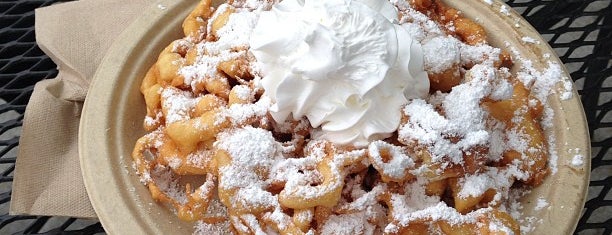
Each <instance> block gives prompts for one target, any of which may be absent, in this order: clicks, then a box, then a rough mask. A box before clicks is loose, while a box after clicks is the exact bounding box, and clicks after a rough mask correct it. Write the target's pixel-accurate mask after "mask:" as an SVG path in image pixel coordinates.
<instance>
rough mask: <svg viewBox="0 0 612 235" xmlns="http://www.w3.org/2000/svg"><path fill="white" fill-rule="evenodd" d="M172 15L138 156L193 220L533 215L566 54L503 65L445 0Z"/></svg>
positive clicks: (496, 226) (384, 228)
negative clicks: (530, 195) (528, 199)
mask: <svg viewBox="0 0 612 235" xmlns="http://www.w3.org/2000/svg"><path fill="white" fill-rule="evenodd" d="M183 31H184V35H185V37H184V38H181V39H177V40H175V41H173V42H172V43H170V45H168V46H167V47H166V48H165V49H164V50H163V51H162V52H161V53H160V55H159V57H158V60H157V62H156V63H155V64H154V65H153V66H152V67H151V68H150V69H149V71H148V72H147V74H146V76H145V77H144V79H143V81H142V84H141V87H140V91H141V92H142V94H143V95H144V99H145V103H146V109H147V115H146V117H145V120H144V128H145V129H146V130H147V131H148V133H147V134H146V135H144V136H143V137H141V138H140V139H139V140H138V141H137V142H136V144H135V147H134V150H133V153H132V158H133V160H134V168H135V169H136V172H137V173H138V174H139V176H140V179H141V182H142V183H143V184H144V185H145V186H146V187H147V188H148V189H149V192H150V194H151V197H152V198H153V199H154V200H155V201H157V202H159V203H160V204H165V205H167V206H168V207H169V208H170V209H172V210H174V211H175V212H176V215H177V216H178V217H179V218H180V219H182V220H186V221H193V222H195V228H194V233H199V234H215V233H216V234H226V233H234V234H521V233H528V232H529V231H530V229H531V227H532V226H533V223H534V221H533V220H524V219H522V218H521V211H520V209H521V206H520V204H519V203H518V199H519V198H520V197H521V196H523V194H524V193H525V192H526V191H528V190H529V189H530V188H532V187H537V186H538V185H539V184H541V183H542V181H543V180H544V179H545V178H546V177H547V175H549V174H550V173H551V172H552V173H554V171H555V163H553V162H554V161H552V160H551V159H553V160H554V159H555V158H556V153H555V152H554V140H553V139H551V138H549V137H548V136H547V135H545V133H544V131H543V127H546V126H550V125H552V124H551V119H552V115H553V111H552V110H551V108H550V107H549V106H548V104H547V101H546V98H547V97H548V95H550V94H553V93H555V92H558V91H557V90H555V89H553V86H554V85H555V84H556V83H557V82H558V81H561V77H562V76H561V69H560V67H559V65H557V64H554V63H550V64H549V67H548V68H547V69H546V70H545V71H542V72H540V71H536V70H535V69H533V68H531V67H529V63H523V65H521V67H520V68H518V69H516V68H515V70H514V71H515V72H511V68H512V67H513V66H516V65H514V64H513V60H517V59H521V58H520V55H517V54H516V53H515V54H514V55H512V54H511V53H510V52H511V51H512V50H511V49H512V48H506V49H500V48H496V47H493V46H491V45H489V43H488V41H487V32H485V30H484V29H483V27H482V26H480V25H479V24H478V23H477V22H476V21H474V20H472V19H468V18H466V17H464V16H463V15H462V14H461V12H459V11H457V10H455V9H453V8H451V7H448V6H447V5H445V4H444V3H443V2H441V1H438V0H408V1H404V0H390V1H387V0H283V1H272V0H229V1H228V2H226V3H223V4H221V5H219V6H213V5H212V3H211V1H210V0H202V1H201V2H200V3H199V4H198V5H197V7H196V8H195V9H194V10H193V11H192V12H191V13H190V14H189V16H188V17H187V18H186V19H185V21H184V22H183ZM566 89H567V91H565V92H564V93H562V94H561V96H565V97H567V96H568V95H569V96H571V93H568V92H571V84H570V86H569V88H568V87H567V86H566ZM193 176H197V177H195V178H198V179H199V181H198V182H185V180H183V179H184V178H194V177H193Z"/></svg>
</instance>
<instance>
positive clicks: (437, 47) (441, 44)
mask: <svg viewBox="0 0 612 235" xmlns="http://www.w3.org/2000/svg"><path fill="white" fill-rule="evenodd" d="M459 43H460V42H459V40H457V39H456V38H454V37H452V36H440V37H435V38H433V39H431V40H428V41H426V42H424V44H423V59H424V66H425V70H427V71H429V72H431V73H442V72H444V71H446V70H448V69H451V68H452V67H453V66H458V65H459V59H460V53H459ZM441 51H443V52H444V53H445V56H440V52H441Z"/></svg>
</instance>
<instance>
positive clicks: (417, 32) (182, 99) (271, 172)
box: [141, 0, 584, 234]
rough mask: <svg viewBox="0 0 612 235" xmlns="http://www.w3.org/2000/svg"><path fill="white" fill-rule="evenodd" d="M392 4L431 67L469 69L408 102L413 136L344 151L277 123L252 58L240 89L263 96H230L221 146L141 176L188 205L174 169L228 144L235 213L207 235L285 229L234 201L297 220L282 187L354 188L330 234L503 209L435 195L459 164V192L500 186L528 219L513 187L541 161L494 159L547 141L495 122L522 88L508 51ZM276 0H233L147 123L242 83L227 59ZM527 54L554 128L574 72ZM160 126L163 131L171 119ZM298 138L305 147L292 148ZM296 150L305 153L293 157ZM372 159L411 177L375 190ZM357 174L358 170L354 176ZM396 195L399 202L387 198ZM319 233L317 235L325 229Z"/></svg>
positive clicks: (200, 226)
mask: <svg viewBox="0 0 612 235" xmlns="http://www.w3.org/2000/svg"><path fill="white" fill-rule="evenodd" d="M483 1H484V2H485V3H487V4H489V5H492V4H493V2H492V1H489V0H483ZM391 2H392V3H393V4H394V5H395V6H396V7H397V9H398V10H399V11H400V16H401V18H400V23H401V27H404V28H405V29H407V30H408V31H409V32H410V33H411V34H412V36H413V37H414V38H415V39H416V40H417V41H419V42H421V43H422V44H423V51H424V54H425V55H424V57H425V58H424V59H425V68H426V69H427V70H428V72H431V73H440V72H444V71H446V70H447V69H449V68H453V67H457V68H458V69H457V71H460V72H461V74H465V78H464V81H462V83H461V84H460V85H457V86H455V87H453V89H452V90H451V91H450V92H449V93H440V92H438V93H435V94H431V96H430V97H428V98H425V99H414V100H411V101H410V102H409V103H408V104H407V105H406V106H405V107H404V108H403V110H402V113H403V115H405V116H406V118H407V121H406V122H404V123H403V124H402V125H400V126H399V130H398V133H397V135H398V139H399V141H400V142H401V143H396V142H394V140H386V141H382V140H381V141H375V142H372V143H370V144H369V145H368V147H367V148H366V149H356V150H355V149H351V150H350V151H349V150H346V149H342V150H339V149H334V150H333V151H332V153H330V149H329V147H326V146H325V144H324V143H323V142H319V141H318V140H316V135H315V134H314V133H316V131H315V130H313V128H312V127H311V126H310V124H309V123H308V122H307V121H303V120H302V121H298V122H286V123H274V121H273V120H268V119H267V117H268V112H269V108H270V106H271V104H272V101H271V100H269V99H267V98H265V97H264V98H258V97H257V96H258V95H257V94H260V92H261V91H254V90H253V88H252V87H255V88H257V89H258V88H260V86H259V85H258V84H259V83H260V82H261V81H260V80H261V76H260V75H261V74H258V73H261V71H260V70H258V69H257V63H253V62H252V61H249V64H248V65H247V66H249V69H250V70H252V71H253V72H254V73H255V74H253V76H254V77H255V78H254V79H253V80H251V81H246V82H245V81H241V82H242V83H241V85H235V86H233V88H232V92H233V93H232V95H235V97H236V98H238V99H240V100H249V101H251V100H257V99H259V100H257V101H256V102H255V103H249V104H233V105H231V106H229V107H228V106H226V105H221V107H219V108H217V109H216V110H215V111H218V112H217V114H216V115H215V117H214V118H215V120H214V124H215V125H217V126H223V128H226V129H223V130H221V132H220V133H219V134H217V135H216V136H215V138H214V139H213V140H212V141H214V140H215V139H216V141H215V142H214V145H213V147H209V148H211V149H198V150H196V151H194V152H192V153H189V154H186V155H182V156H164V159H165V161H166V163H167V165H166V166H163V165H158V166H156V167H155V168H154V170H153V171H152V172H143V174H142V176H141V179H144V183H151V182H155V184H156V185H158V186H159V187H160V190H162V191H163V192H164V193H166V194H168V195H169V196H170V197H171V198H173V199H175V200H176V201H178V202H180V203H185V202H186V201H187V193H186V192H184V191H183V190H182V189H181V187H180V186H179V185H178V182H177V178H175V176H174V174H173V173H172V170H177V169H180V167H181V166H183V165H184V164H188V165H190V166H194V167H197V168H202V169H205V168H207V167H210V166H211V165H214V164H219V159H216V160H215V161H213V160H212V159H213V158H215V157H219V156H215V154H219V152H225V153H227V154H226V155H227V156H226V157H227V158H228V159H226V160H227V161H229V163H227V162H226V163H225V164H224V165H222V166H219V168H218V169H216V170H218V174H219V175H218V184H219V185H218V187H219V190H221V191H224V190H225V191H224V192H231V193H229V194H231V197H230V198H229V201H224V203H225V204H221V203H220V202H218V201H213V202H212V203H211V205H210V206H209V211H208V212H207V213H214V214H213V215H212V216H219V217H222V218H228V217H229V218H230V219H229V220H223V221H222V222H219V223H215V224H211V223H206V222H204V221H198V222H197V223H196V227H195V228H196V229H195V233H196V234H225V233H227V232H228V231H230V230H231V229H230V227H232V226H233V229H235V230H238V231H248V232H252V233H256V234H264V233H269V232H273V231H274V230H275V229H272V228H271V227H270V225H265V226H264V225H263V224H260V223H261V221H262V218H257V217H255V215H253V214H248V213H246V214H241V215H232V216H229V215H227V214H228V212H227V208H229V209H230V210H234V209H235V208H265V210H266V212H265V213H263V214H264V215H263V216H264V217H265V218H266V220H270V221H273V222H274V223H276V225H277V226H278V228H280V229H283V228H286V227H287V226H289V224H290V223H292V218H291V216H289V214H290V213H288V212H286V211H284V210H285V209H286V208H284V207H283V208H281V206H280V204H279V197H280V196H279V195H281V194H283V193H285V194H294V195H299V196H300V197H301V198H303V199H305V200H308V199H314V198H317V197H320V196H321V195H323V194H326V193H329V192H330V191H332V190H336V189H338V188H339V189H342V194H343V196H342V197H341V198H340V199H339V202H338V203H337V205H336V206H335V207H334V210H338V211H342V213H339V212H338V211H335V212H334V213H332V214H331V215H330V216H329V219H328V220H326V221H325V223H324V224H321V225H320V231H316V232H318V233H321V234H356V233H365V234H371V233H380V232H382V230H384V231H385V232H398V231H399V230H398V229H399V228H400V227H402V226H406V225H408V224H410V223H411V222H415V221H438V220H441V221H445V222H447V223H449V224H451V225H455V224H463V223H472V224H476V223H478V218H479V217H480V216H483V215H486V214H487V213H489V212H490V211H491V210H492V209H491V208H490V207H487V206H486V205H485V204H483V205H479V206H484V208H481V209H475V210H473V211H472V212H469V213H467V214H461V213H459V212H458V211H457V210H456V209H454V208H453V207H451V206H449V205H447V204H446V203H445V202H443V199H444V198H440V197H439V196H431V195H428V193H426V187H427V185H428V184H430V183H432V182H431V181H432V180H433V179H436V180H438V179H446V178H447V177H449V176H447V175H445V174H446V173H447V172H446V170H448V169H450V167H453V166H460V167H462V169H461V171H462V172H461V173H457V174H458V176H457V175H453V176H450V177H451V178H456V180H457V181H458V187H459V191H458V192H457V195H458V197H460V198H467V197H479V196H482V195H483V194H485V192H487V190H489V189H494V190H495V192H496V195H495V196H494V198H493V201H492V202H490V204H489V205H493V204H495V205H498V204H497V203H499V205H500V208H499V210H501V211H504V212H505V211H508V212H509V213H511V215H512V217H513V218H515V219H519V218H521V216H522V214H521V213H520V210H522V206H521V205H520V204H518V202H517V201H518V198H519V197H520V196H522V193H523V192H519V191H522V190H520V189H516V188H512V185H513V184H514V181H515V179H518V180H526V179H528V178H529V175H527V173H526V172H525V171H524V169H522V168H521V167H520V166H521V165H522V164H527V165H530V164H533V162H525V163H521V162H520V161H518V160H515V161H514V162H510V163H504V164H507V165H504V167H503V168H502V167H493V166H491V165H495V164H496V163H499V162H500V161H501V160H502V159H504V153H506V152H507V151H509V150H515V151H518V152H520V153H521V154H524V153H525V152H529V151H531V152H533V151H535V150H534V149H533V148H531V147H530V146H529V145H528V140H529V138H530V137H529V135H527V133H525V132H524V131H522V130H520V129H516V128H514V129H509V130H508V128H509V127H507V126H506V125H505V124H504V123H503V122H501V121H498V120H495V119H493V118H492V117H491V116H490V115H491V114H490V113H489V111H488V110H486V109H485V108H483V105H482V104H483V102H490V101H503V100H508V99H510V98H511V97H512V92H513V85H512V83H511V82H510V80H511V77H512V76H511V74H510V72H509V70H508V69H506V68H503V67H502V68H498V67H496V66H495V64H496V63H498V62H499V60H500V59H499V58H500V55H501V50H500V49H498V48H494V47H491V46H489V45H487V44H484V43H483V44H478V45H467V44H465V43H463V42H461V41H459V40H458V39H456V38H455V37H452V36H447V35H446V33H445V30H450V31H452V30H453V29H452V24H449V25H446V26H444V27H446V29H443V27H441V26H440V25H439V24H438V23H436V22H435V21H433V20H431V19H430V18H429V17H428V16H427V15H425V14H423V13H421V12H418V11H416V10H414V9H413V8H411V6H410V5H409V4H408V3H407V2H405V1H401V0H391ZM274 3H275V1H267V0H266V1H258V0H236V1H232V2H231V6H230V5H229V4H224V5H222V6H221V7H219V8H218V10H217V13H215V15H214V16H213V18H212V19H210V20H209V22H211V21H212V20H214V18H216V17H219V15H220V14H221V13H222V12H224V11H225V10H228V9H232V11H233V13H232V14H231V15H230V16H229V18H228V21H227V23H226V24H225V26H223V27H222V28H220V29H219V30H217V31H216V32H215V34H216V36H215V37H214V38H213V39H210V38H208V39H206V40H204V41H202V42H200V43H198V44H195V47H194V48H193V49H197V57H196V59H195V61H194V62H193V64H190V65H185V66H183V67H181V68H180V70H179V74H180V75H182V76H183V77H184V83H185V84H184V86H181V87H180V89H179V88H173V87H165V88H163V90H160V92H161V105H162V110H163V113H162V112H157V113H156V116H155V117H147V119H145V122H146V123H147V125H149V126H154V125H156V124H162V125H163V124H166V125H167V124H171V123H174V122H181V121H187V120H190V119H192V118H194V117H192V116H193V113H194V112H195V107H196V105H197V104H198V102H199V101H200V100H201V99H202V98H201V97H202V95H203V94H207V93H210V91H207V90H206V89H208V88H206V89H204V88H202V84H204V83H207V82H210V81H213V80H216V79H219V80H220V81H223V82H226V83H228V84H230V80H228V79H232V78H227V77H226V76H225V75H224V74H223V72H220V70H219V69H218V65H219V63H221V62H225V61H230V60H233V59H236V58H239V57H244V56H245V55H247V54H248V53H249V52H248V47H249V45H248V42H249V37H250V34H251V29H252V28H253V26H254V25H255V23H256V22H257V20H258V17H259V16H258V12H260V11H262V10H267V9H269V8H270V7H271V6H272V5H273V4H274ZM500 12H501V13H503V14H506V15H509V9H507V8H506V7H505V6H504V5H501V7H500ZM207 30H208V31H207V34H211V33H212V32H211V25H210V24H208V27H207ZM521 40H522V41H523V42H524V43H528V44H539V41H537V40H535V39H533V38H529V37H523V38H521ZM192 44H193V43H192V42H188V41H186V40H182V41H181V40H179V41H177V43H175V48H173V50H174V51H176V50H178V49H179V47H180V48H183V47H192V46H194V45H192ZM181 50H182V49H181ZM441 52H443V53H441ZM515 59H516V60H520V61H521V62H522V63H521V64H522V67H520V68H519V73H518V74H517V76H516V77H517V78H518V79H519V80H520V81H521V82H522V83H523V84H525V85H526V86H527V87H528V88H530V89H531V90H532V92H533V94H534V96H535V98H536V99H537V101H536V100H535V99H533V100H532V101H530V102H529V103H530V107H535V106H537V105H538V102H542V103H543V104H544V111H543V117H542V121H541V124H542V126H543V127H545V128H546V127H548V128H550V127H552V120H553V117H554V112H553V110H552V109H551V108H550V106H548V105H547V103H546V99H547V97H548V96H549V95H550V94H552V93H558V94H559V95H560V97H561V99H569V98H571V97H572V94H573V93H572V92H573V90H572V89H573V88H572V83H571V81H569V79H567V78H563V77H562V72H563V71H562V68H561V67H560V65H559V64H555V63H553V62H549V63H548V64H547V66H548V67H547V68H545V69H544V70H536V69H535V68H533V66H532V62H531V61H527V60H523V59H522V58H521V57H520V55H518V56H517V54H515ZM459 68H460V69H459ZM559 81H562V82H563V83H561V89H556V86H557V84H558V83H559ZM233 82H235V81H233ZM247 83H248V84H247ZM224 99H227V97H225V98H224ZM231 99H232V98H230V100H231ZM230 103H231V102H230ZM526 110H527V107H525V108H524V109H521V110H519V111H518V112H517V113H516V114H515V115H514V118H513V120H512V121H513V122H514V123H517V122H519V121H521V119H520V118H521V117H520V115H517V114H520V113H521V112H526ZM162 120H165V123H160V122H161V121H162ZM297 131H299V132H300V133H301V134H300V135H303V136H302V137H303V138H302V139H300V141H302V142H305V143H301V142H300V141H295V138H296V137H295V133H296V132H297ZM158 132H160V133H163V127H161V128H160V129H159V131H158ZM303 133H307V134H303ZM158 134H159V133H158ZM284 134H291V135H292V136H291V137H292V140H291V141H288V142H283V143H282V144H281V143H280V142H279V141H280V139H283V138H282V137H279V136H280V135H284ZM277 135H278V136H277ZM309 138H310V139H309ZM547 140H548V142H549V143H550V144H549V145H548V152H549V154H550V157H549V162H548V165H549V167H550V168H551V169H552V170H551V171H552V172H553V173H554V172H556V162H557V156H556V153H555V151H556V150H555V144H554V137H552V136H550V135H549V136H547ZM282 141H286V139H283V140H282ZM392 143H393V144H392ZM164 144H165V142H162V140H161V138H160V140H158V141H157V142H156V143H155V144H154V145H155V146H156V148H160V147H162V146H164ZM292 144H294V146H290V145H292ZM283 145H285V146H283ZM298 145H301V146H298ZM287 146H290V147H292V148H291V150H288V147H287ZM414 146H424V147H425V149H422V151H425V152H427V153H429V154H431V156H430V157H431V158H424V157H423V156H421V155H418V154H414V153H413V152H411V151H408V149H409V148H412V147H414ZM301 149H304V150H303V154H302V152H300V150H301ZM479 149H484V150H485V151H484V152H483V153H482V154H483V156H484V157H485V158H486V160H482V162H479V161H480V160H478V161H474V160H472V163H475V164H477V165H478V164H482V165H480V166H477V168H478V169H477V170H476V171H470V172H467V170H466V169H465V168H466V166H465V163H466V162H467V161H466V160H465V159H466V155H470V154H474V153H476V152H478V150H479ZM419 150H421V149H419ZM289 152H294V153H297V154H294V155H289V154H288V153H289ZM478 154H479V153H478ZM364 156H365V157H364ZM361 158H363V159H361ZM330 159H331V160H330ZM355 159H361V160H360V161H359V162H358V164H353V165H351V166H349V167H346V168H350V167H353V168H351V169H354V168H359V167H360V166H358V165H363V166H364V168H366V170H361V173H359V174H356V173H355V172H349V170H347V169H345V166H344V163H346V162H351V161H353V160H355ZM424 161H427V162H426V163H424ZM211 162H212V163H211ZM221 162H222V161H221ZM323 164H327V165H325V167H327V168H329V169H326V170H327V171H329V172H327V173H329V174H331V175H333V176H334V177H333V178H334V179H333V180H329V184H325V185H323V184H322V182H323V181H324V180H326V179H325V178H324V177H325V175H323V174H322V173H321V171H320V170H319V169H318V167H321V165H323ZM435 164H439V165H435ZM484 164H487V165H486V166H485V165H484ZM567 164H568V165H569V166H570V167H574V168H582V167H583V166H584V157H583V156H582V155H581V154H579V153H578V152H576V153H575V156H574V157H573V158H572V159H571V160H569V161H567ZM432 165H435V166H436V169H434V170H433V171H434V172H433V173H432V172H431V169H429V167H431V166H432ZM372 166H373V168H375V169H376V171H378V172H377V173H376V174H379V175H384V176H387V177H390V178H392V181H393V180H396V181H401V182H402V184H401V187H398V186H397V185H395V183H396V182H394V181H393V182H392V183H389V184H387V183H383V182H376V183H375V184H374V185H372V187H371V188H369V190H368V189H366V187H364V186H363V185H364V182H363V181H364V178H365V177H366V176H365V174H366V173H368V170H367V168H368V167H370V168H372ZM463 171H465V172H463ZM362 173H363V174H362ZM351 174H352V175H351ZM427 174H439V175H436V176H435V177H440V178H435V177H431V176H427ZM346 175H351V176H350V177H347V178H345V176H346ZM368 177H371V176H368ZM411 177H414V178H411ZM385 182H386V181H385ZM279 185H280V186H279ZM202 187H203V188H202ZM213 187H214V181H211V182H208V181H207V182H206V183H205V184H203V185H202V186H201V187H200V189H201V191H202V194H206V193H209V192H211V191H210V188H213ZM274 187H281V188H282V189H283V190H284V191H282V192H280V193H279V192H278V191H274V192H273V191H272V190H271V189H270V188H274ZM393 187H395V188H393ZM445 187H446V186H445ZM279 190H280V189H279ZM519 194H521V195H519ZM201 196H203V195H201ZM386 196H388V198H389V199H388V202H387V201H385V200H386V199H385V200H383V199H382V198H384V197H386ZM444 200H446V199H444ZM215 202H216V204H215ZM385 203H388V204H387V205H384V204H385ZM547 206H548V202H547V201H546V200H544V199H543V198H539V199H538V201H537V205H536V206H535V210H536V211H538V210H542V209H544V208H546V207H547ZM211 208H213V209H211ZM477 208H478V207H477ZM296 211H297V210H296ZM388 213H392V214H391V217H392V218H393V220H392V221H390V223H389V222H387V221H386V220H382V219H380V218H386V217H387V215H388ZM293 216H294V217H297V219H298V220H301V221H310V220H312V219H313V218H314V217H315V214H314V212H313V211H311V210H302V211H301V212H300V213H297V212H296V213H295V214H293ZM381 221H382V222H381ZM522 222H523V223H522V226H521V231H522V232H528V231H530V230H531V229H532V228H533V226H532V225H533V224H534V223H536V222H537V219H535V218H525V219H523V221H522ZM266 224H267V222H266ZM488 228H489V230H491V231H500V232H506V233H511V232H512V231H511V230H510V229H509V228H508V227H507V226H506V225H504V224H503V223H502V222H500V221H497V220H492V221H491V222H490V223H488ZM308 232H309V233H311V234H314V233H315V231H314V230H309V231H308ZM430 232H436V231H430ZM438 232H439V231H438Z"/></svg>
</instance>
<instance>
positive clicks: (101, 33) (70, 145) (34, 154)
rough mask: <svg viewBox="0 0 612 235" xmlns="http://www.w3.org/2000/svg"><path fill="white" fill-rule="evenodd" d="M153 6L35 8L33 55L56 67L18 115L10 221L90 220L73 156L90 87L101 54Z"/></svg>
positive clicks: (116, 1) (85, 3)
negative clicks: (38, 52) (18, 217)
mask: <svg viewBox="0 0 612 235" xmlns="http://www.w3.org/2000/svg"><path fill="white" fill-rule="evenodd" d="M151 4H155V1H152V0H129V1H122V0H81V1H77V2H69V3H62V4H57V5H53V6H49V7H44V8H40V9H36V15H35V16H36V20H35V32H36V41H37V42H38V45H39V46H40V48H41V49H42V50H43V51H44V52H45V53H46V54H47V55H49V57H51V59H52V60H53V62H55V63H56V64H57V66H58V70H59V74H58V75H57V77H56V78H55V79H51V80H44V81H41V82H39V83H37V84H36V86H35V87H34V92H33V93H32V97H31V98H30V101H29V103H28V106H27V108H26V111H25V119H24V121H23V129H22V133H21V139H20V140H19V155H18V157H17V163H16V164H15V165H16V166H15V167H16V169H15V174H14V181H13V192H12V196H11V208H10V213H11V214H28V215H49V216H70V217H83V218H95V217H96V214H95V212H94V210H93V208H92V206H91V204H90V202H89V198H88V196H87V192H86V191H85V186H84V184H83V178H82V176H81V169H80V165H79V156H78V148H77V142H78V138H77V136H78V134H77V133H78V128H79V118H80V116H81V109H82V107H83V101H84V100H85V96H86V95H87V89H88V87H89V82H90V80H91V78H92V77H93V75H94V73H95V71H96V69H97V67H98V64H99V63H100V61H101V60H102V57H103V56H104V55H105V52H106V51H107V49H108V48H109V47H110V45H111V44H112V43H113V41H114V39H115V37H117V36H118V35H119V34H120V33H121V32H122V31H123V29H125V28H126V27H127V26H128V25H129V24H130V23H131V22H132V21H133V20H134V19H135V18H136V17H137V16H138V15H139V13H142V12H143V9H146V8H147V7H150V5H151Z"/></svg>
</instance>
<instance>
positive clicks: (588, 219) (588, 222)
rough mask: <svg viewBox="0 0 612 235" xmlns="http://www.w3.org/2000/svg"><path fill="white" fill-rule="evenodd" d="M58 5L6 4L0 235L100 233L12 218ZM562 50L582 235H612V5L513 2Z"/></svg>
mask: <svg viewBox="0 0 612 235" xmlns="http://www.w3.org/2000/svg"><path fill="white" fill-rule="evenodd" d="M54 2H58V0H1V1H0V234H13V233H17V234H23V233H27V234H63V233H67V234H94V233H103V232H104V229H103V228H102V226H101V225H100V223H98V222H97V221H88V220H82V219H75V218H63V217H47V216H10V215H8V208H9V204H10V200H11V184H12V181H13V176H12V175H13V170H14V168H15V159H16V157H17V152H18V151H17V149H18V148H19V134H20V130H21V124H22V120H23V113H24V111H25V107H26V105H27V103H28V99H29V97H30V95H31V93H32V89H33V87H34V84H35V83H36V82H38V81H40V80H42V79H48V78H53V77H55V75H56V74H57V70H56V66H55V64H53V62H52V61H51V60H50V59H49V58H48V57H47V56H46V55H45V54H44V53H43V52H42V51H41V50H40V49H39V48H38V47H37V45H36V42H35V37H34V33H35V32H34V9H35V8H38V7H42V6H48V5H50V4H52V3H54ZM506 3H508V4H509V5H510V6H512V7H513V8H514V9H515V10H517V11H518V12H520V13H522V15H523V17H525V18H526V19H527V21H529V22H530V23H531V24H532V25H533V26H534V27H535V28H536V29H537V30H538V31H539V32H540V33H541V34H542V35H543V36H544V38H545V39H546V40H548V43H549V44H550V45H551V46H552V47H553V48H554V49H555V51H556V52H557V54H558V55H559V57H560V58H561V60H562V61H563V62H564V63H565V65H566V66H567V68H568V69H569V70H570V72H571V77H572V79H573V80H574V82H575V83H576V87H577V88H578V90H579V94H580V98H581V100H582V104H583V105H584V109H585V113H586V117H587V120H588V123H589V132H590V135H591V146H592V168H591V174H592V176H591V182H590V185H589V193H588V198H587V202H586V205H585V207H584V209H583V214H582V217H581V218H580V222H579V224H578V228H577V229H576V232H575V234H612V193H611V192H610V188H611V187H612V151H611V150H610V147H612V112H610V110H611V109H612V0H599V1H596V0H547V1H542V0H506Z"/></svg>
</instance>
